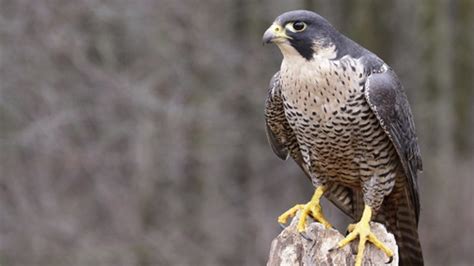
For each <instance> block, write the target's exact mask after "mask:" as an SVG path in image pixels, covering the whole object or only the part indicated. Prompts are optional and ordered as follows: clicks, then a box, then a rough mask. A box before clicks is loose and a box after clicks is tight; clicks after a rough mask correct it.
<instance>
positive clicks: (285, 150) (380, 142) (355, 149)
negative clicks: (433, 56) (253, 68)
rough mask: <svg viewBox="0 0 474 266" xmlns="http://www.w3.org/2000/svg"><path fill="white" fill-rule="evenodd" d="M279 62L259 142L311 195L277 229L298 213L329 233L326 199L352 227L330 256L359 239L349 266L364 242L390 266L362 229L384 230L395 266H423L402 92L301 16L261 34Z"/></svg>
mask: <svg viewBox="0 0 474 266" xmlns="http://www.w3.org/2000/svg"><path fill="white" fill-rule="evenodd" d="M263 42H264V43H274V44H276V45H277V46H278V48H279V49H280V51H281V53H282V54H283V61H282V63H281V67H280V70H279V71H278V72H277V73H276V74H275V75H274V76H273V78H272V80H271V82H270V88H269V92H268V96H267V99H266V102H265V121H266V130H267V137H268V140H269V142H270V144H271V147H272V149H273V151H274V152H275V154H276V155H277V156H278V157H280V158H281V159H283V160H285V159H287V158H288V157H291V158H293V159H294V160H295V161H296V163H297V164H298V165H299V166H300V168H301V169H302V170H303V171H304V173H305V174H306V175H307V176H308V178H309V179H310V180H311V182H312V184H313V185H314V187H315V192H314V195H313V197H312V198H311V200H310V201H309V202H308V203H306V204H298V205H296V206H294V207H293V208H291V209H289V210H288V211H286V212H285V213H283V214H282V215H281V216H280V217H279V218H278V221H279V223H281V224H284V223H286V222H287V220H288V218H290V217H292V216H294V215H295V214H296V212H298V211H300V219H299V221H298V230H299V231H300V232H304V230H305V226H306V219H307V216H311V217H313V218H314V219H315V220H317V221H319V222H320V223H322V224H323V225H325V226H327V227H331V224H330V223H329V221H328V220H327V219H326V218H325V217H324V215H323V212H322V209H321V206H320V203H319V201H320V198H321V197H322V196H325V197H326V198H328V199H329V200H330V201H331V202H332V203H334V204H335V205H336V206H337V207H338V208H340V209H341V210H342V211H343V212H344V213H346V214H347V215H349V216H350V217H351V218H352V219H354V220H358V221H359V222H357V223H355V224H352V225H349V228H348V231H349V232H350V233H349V234H348V235H347V236H346V238H344V239H343V240H342V241H340V242H339V243H338V244H337V246H336V247H335V248H340V247H343V246H345V245H347V244H348V243H350V242H351V241H353V240H355V239H356V238H358V239H359V244H358V253H357V256H356V265H361V264H362V259H363V254H364V249H365V244H366V242H367V241H368V242H370V243H372V244H373V245H375V246H376V247H378V248H379V249H381V250H382V251H383V252H384V253H385V254H386V255H387V256H388V257H389V259H390V260H391V258H392V257H393V251H392V250H390V249H389V248H387V247H386V246H385V245H384V244H383V243H382V242H381V241H379V240H378V239H377V238H376V237H375V236H374V234H373V233H372V232H371V231H370V222H371V221H378V222H381V223H383V224H385V225H386V226H387V228H388V230H389V231H391V232H392V233H393V234H394V235H395V238H396V240H397V245H398V247H399V251H400V252H399V253H400V262H401V263H400V264H403V265H422V264H423V256H422V250H421V246H420V242H419V238H418V230H417V227H418V220H419V214H420V202H419V196H418V185H417V172H418V170H421V169H422V162H421V155H420V149H419V147H418V143H417V137H416V133H415V125H414V122H413V115H412V113H411V110H410V106H409V104H408V100H407V97H406V95H405V92H404V90H403V87H402V85H401V83H400V80H399V79H398V77H397V75H396V74H395V72H394V71H393V69H392V68H391V67H390V66H388V65H387V64H386V63H385V62H384V61H383V60H382V59H380V58H379V57H377V56H376V55H375V54H373V53H372V52H370V51H368V50H367V49H365V48H363V47H362V46H360V45H359V44H357V43H355V42H354V41H352V40H350V39H349V38H347V37H346V36H344V35H343V34H341V33H340V32H338V31H337V30H336V29H335V28H334V27H333V26H332V25H331V24H330V23H329V22H328V21H327V20H326V19H324V18H323V17H321V16H320V15H318V14H316V13H314V12H311V11H306V10H297V11H290V12H287V13H284V14H282V15H280V16H279V17H277V18H276V20H275V21H274V23H273V24H272V25H271V26H270V27H269V28H268V29H267V31H266V32H265V34H264V35H263Z"/></svg>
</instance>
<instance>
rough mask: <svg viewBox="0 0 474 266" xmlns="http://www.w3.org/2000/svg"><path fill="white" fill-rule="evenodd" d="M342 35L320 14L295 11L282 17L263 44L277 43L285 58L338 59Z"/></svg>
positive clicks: (272, 26)
mask: <svg viewBox="0 0 474 266" xmlns="http://www.w3.org/2000/svg"><path fill="white" fill-rule="evenodd" d="M337 34H338V32H337V31H336V30H335V29H334V27H333V26H332V25H331V24H330V23H329V22H328V21H327V20H326V19H324V18H323V17H321V16H320V15H318V14H316V13H314V12H311V11H307V10H295V11H290V12H286V13H283V14H282V15H280V16H278V17H277V18H276V19H275V21H274V22H273V24H272V25H271V26H270V27H269V28H268V29H267V30H266V31H265V34H263V43H264V44H266V43H275V44H276V45H277V46H278V47H279V48H280V50H281V52H282V54H283V56H284V57H291V56H301V57H304V58H305V59H306V60H312V59H313V58H314V57H315V55H320V56H326V57H328V58H331V57H336V47H335V37H336V36H337Z"/></svg>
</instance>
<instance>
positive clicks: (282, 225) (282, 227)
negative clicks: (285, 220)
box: [278, 223, 286, 230]
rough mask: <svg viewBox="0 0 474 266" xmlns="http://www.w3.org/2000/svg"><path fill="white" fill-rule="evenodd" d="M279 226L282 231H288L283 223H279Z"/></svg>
mask: <svg viewBox="0 0 474 266" xmlns="http://www.w3.org/2000/svg"><path fill="white" fill-rule="evenodd" d="M278 224H279V225H280V227H281V229H283V230H285V229H286V225H284V224H281V223H278Z"/></svg>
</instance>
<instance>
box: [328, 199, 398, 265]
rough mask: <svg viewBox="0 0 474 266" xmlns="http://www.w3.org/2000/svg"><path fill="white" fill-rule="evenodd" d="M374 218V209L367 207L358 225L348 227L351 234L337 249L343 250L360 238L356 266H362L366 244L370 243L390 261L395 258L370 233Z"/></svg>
mask: <svg viewBox="0 0 474 266" xmlns="http://www.w3.org/2000/svg"><path fill="white" fill-rule="evenodd" d="M371 218H372V208H370V207H369V206H368V205H365V207H364V212H363V214H362V218H361V219H360V221H359V222H358V223H356V224H355V225H353V224H351V225H349V227H348V231H349V232H350V233H349V234H348V235H347V236H346V237H345V238H344V239H343V240H341V241H340V242H339V243H338V244H337V247H338V248H341V247H344V246H345V245H347V244H349V243H350V242H351V241H353V240H354V239H356V237H357V236H359V246H358V248H357V256H356V263H355V265H356V266H361V265H362V258H363V257H364V250H365V242H367V241H369V242H372V244H374V245H375V246H376V247H377V248H379V249H381V250H382V251H383V252H384V253H385V254H386V255H387V256H388V257H389V259H390V261H391V260H392V258H393V252H392V251H391V250H390V249H389V248H388V247H387V246H385V245H384V244H383V243H382V242H381V241H380V240H378V239H377V237H375V235H374V234H373V233H372V232H371V231H370V224H369V222H370V219H371Z"/></svg>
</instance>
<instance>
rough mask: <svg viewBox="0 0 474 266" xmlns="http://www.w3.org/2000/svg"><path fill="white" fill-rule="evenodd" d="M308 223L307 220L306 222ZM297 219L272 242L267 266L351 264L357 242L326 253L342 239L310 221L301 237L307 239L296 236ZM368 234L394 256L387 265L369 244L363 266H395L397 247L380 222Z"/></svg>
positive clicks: (392, 237) (338, 234)
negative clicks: (375, 238)
mask: <svg viewBox="0 0 474 266" xmlns="http://www.w3.org/2000/svg"><path fill="white" fill-rule="evenodd" d="M308 220H310V221H311V219H308ZM297 224H298V216H297V217H295V218H294V219H293V220H292V222H291V224H290V225H289V226H288V227H287V228H285V229H284V230H283V231H282V232H281V233H280V235H278V236H277V237H276V238H275V239H274V240H273V241H272V245H271V249H270V255H269V259H268V262H267V265H268V266H293V265H295V266H296V265H298V266H299V265H308V266H309V265H328V266H329V265H348V266H349V265H351V266H352V265H354V263H355V257H356V253H357V244H358V241H357V240H356V241H354V242H352V243H351V244H350V245H347V246H345V247H344V248H340V249H334V250H332V251H331V252H329V250H330V249H331V248H333V247H335V246H336V244H337V243H338V242H339V241H340V240H342V239H343V238H344V236H343V235H342V234H341V233H339V232H338V231H337V230H335V229H326V228H325V227H324V226H323V225H322V224H320V223H317V222H314V221H313V222H311V223H310V224H309V225H308V226H307V228H306V233H305V235H306V236H307V237H308V240H307V239H305V238H304V237H303V236H301V234H299V233H298V230H297V229H296V225H297ZM371 229H372V232H373V233H374V234H375V235H376V236H377V238H378V239H379V240H380V241H382V242H383V243H384V244H386V245H387V247H389V248H390V249H391V250H393V252H394V253H395V255H394V257H393V261H392V262H391V263H390V264H385V263H386V262H388V260H389V258H388V257H387V256H385V254H384V253H383V252H382V251H381V250H379V249H377V248H376V247H375V246H374V245H372V244H366V249H365V252H364V259H363V261H362V264H363V265H398V261H399V258H398V247H397V244H396V242H395V237H394V236H393V234H391V233H388V232H387V230H386V228H385V226H383V225H382V224H380V223H375V222H372V223H371Z"/></svg>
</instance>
